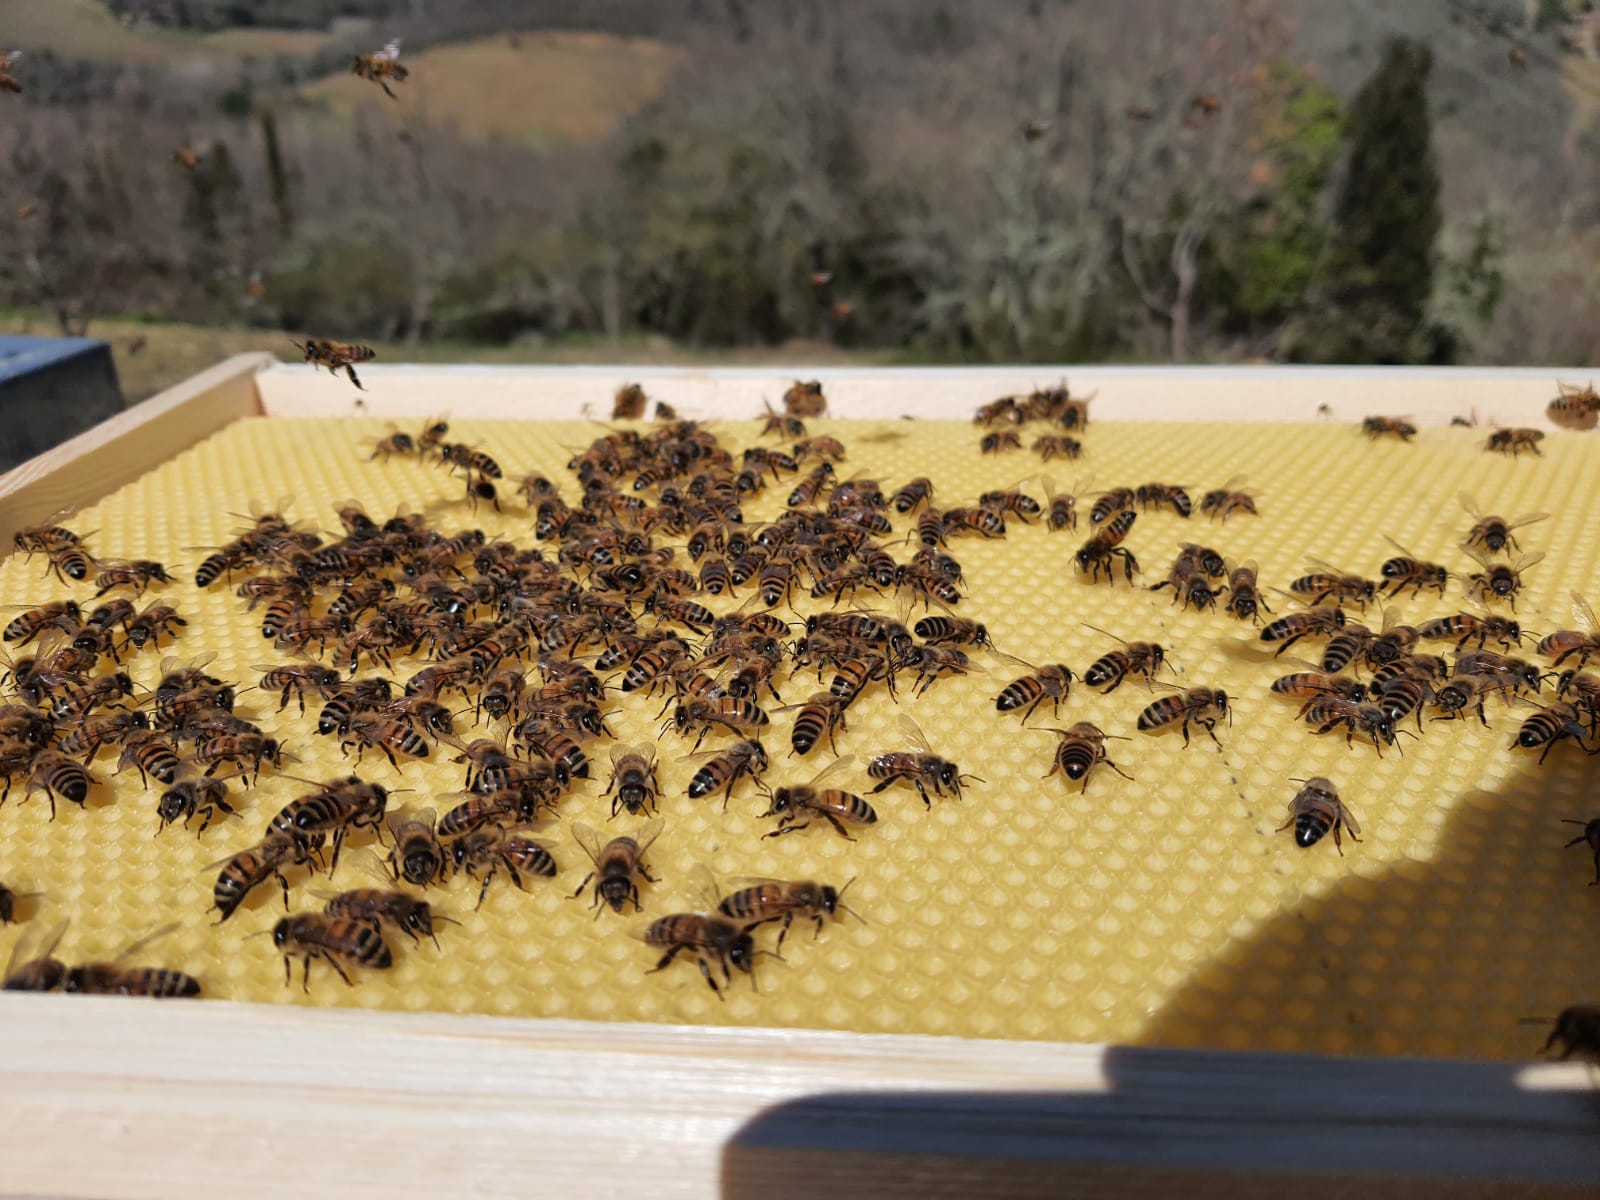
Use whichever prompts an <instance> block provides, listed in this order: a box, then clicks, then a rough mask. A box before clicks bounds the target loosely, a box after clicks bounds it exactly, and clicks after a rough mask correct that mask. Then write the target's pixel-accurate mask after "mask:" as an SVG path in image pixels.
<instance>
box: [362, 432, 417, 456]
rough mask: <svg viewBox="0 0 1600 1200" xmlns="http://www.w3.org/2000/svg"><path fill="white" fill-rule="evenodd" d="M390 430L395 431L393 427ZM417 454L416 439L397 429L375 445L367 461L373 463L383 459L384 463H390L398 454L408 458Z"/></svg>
mask: <svg viewBox="0 0 1600 1200" xmlns="http://www.w3.org/2000/svg"><path fill="white" fill-rule="evenodd" d="M390 428H391V429H393V426H391V427H390ZM416 452H417V442H416V439H415V438H413V437H412V436H411V435H410V434H409V433H403V432H401V431H400V430H398V429H395V430H394V432H393V433H390V434H388V435H387V436H385V437H381V438H379V439H378V440H377V441H376V442H374V443H373V446H372V453H371V454H369V455H368V456H367V461H368V462H372V461H373V460H374V459H381V460H382V461H383V462H388V461H389V459H390V457H391V456H393V455H396V454H398V455H400V456H401V457H406V456H408V455H412V454H415V453H416Z"/></svg>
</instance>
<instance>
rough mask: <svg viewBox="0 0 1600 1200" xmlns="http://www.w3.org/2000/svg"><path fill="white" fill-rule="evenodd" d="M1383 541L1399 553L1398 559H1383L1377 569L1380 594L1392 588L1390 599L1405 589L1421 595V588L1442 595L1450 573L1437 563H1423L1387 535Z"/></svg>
mask: <svg viewBox="0 0 1600 1200" xmlns="http://www.w3.org/2000/svg"><path fill="white" fill-rule="evenodd" d="M1384 540H1385V541H1386V542H1388V543H1389V544H1390V545H1391V546H1393V547H1394V548H1395V549H1396V550H1398V551H1400V555H1401V556H1400V557H1397V558H1389V559H1385V560H1384V562H1383V565H1382V566H1381V567H1379V568H1378V574H1379V575H1382V576H1383V579H1384V583H1383V584H1382V585H1380V588H1379V591H1380V593H1381V592H1382V591H1383V589H1384V588H1387V587H1390V586H1393V588H1394V590H1393V591H1392V592H1389V593H1388V595H1389V596H1390V597H1391V598H1392V597H1394V596H1398V595H1399V594H1400V593H1401V592H1403V591H1405V590H1406V589H1407V588H1414V589H1415V590H1416V592H1417V594H1418V595H1419V596H1420V595H1421V594H1422V589H1423V588H1438V589H1439V595H1441V596H1443V595H1444V589H1445V584H1446V583H1448V582H1449V580H1450V572H1449V571H1447V570H1445V569H1444V568H1443V567H1441V566H1440V565H1439V564H1438V563H1432V562H1425V561H1423V560H1422V559H1419V558H1418V557H1417V556H1416V555H1415V554H1413V553H1412V552H1411V551H1409V550H1407V549H1406V548H1405V547H1404V546H1402V545H1401V544H1400V543H1399V542H1397V541H1395V540H1394V539H1393V538H1392V537H1389V536H1388V535H1385V536H1384Z"/></svg>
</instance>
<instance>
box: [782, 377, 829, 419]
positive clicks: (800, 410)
mask: <svg viewBox="0 0 1600 1200" xmlns="http://www.w3.org/2000/svg"><path fill="white" fill-rule="evenodd" d="M783 411H784V412H785V413H787V414H788V415H789V416H791V417H825V416H827V415H828V401H827V398H826V397H825V396H823V394H822V384H821V383H820V382H819V381H818V380H815V379H813V380H810V381H805V380H798V379H797V380H795V382H794V383H793V384H792V385H790V387H789V390H788V391H786V392H784V393H783Z"/></svg>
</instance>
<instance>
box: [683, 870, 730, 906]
mask: <svg viewBox="0 0 1600 1200" xmlns="http://www.w3.org/2000/svg"><path fill="white" fill-rule="evenodd" d="M689 892H690V894H691V895H692V896H693V897H694V902H695V903H696V904H698V905H699V906H700V911H701V912H706V913H714V912H716V911H717V905H718V904H720V903H722V896H723V887H722V883H721V882H720V881H719V880H718V879H717V877H716V874H715V873H714V872H713V871H712V870H711V868H710V867H708V866H706V865H705V863H698V864H697V865H696V866H695V867H694V869H693V870H691V871H690V872H689Z"/></svg>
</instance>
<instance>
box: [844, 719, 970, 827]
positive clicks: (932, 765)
mask: <svg viewBox="0 0 1600 1200" xmlns="http://www.w3.org/2000/svg"><path fill="white" fill-rule="evenodd" d="M900 728H901V729H902V730H904V731H905V734H906V736H907V737H908V738H909V739H910V741H911V745H912V747H913V748H912V749H911V750H894V751H890V752H889V753H887V754H879V755H876V756H875V757H874V758H873V759H872V760H871V761H870V762H868V763H867V775H868V776H869V777H870V778H872V779H877V780H880V781H881V782H879V784H878V786H877V787H875V788H873V789H872V790H871V791H870V792H868V793H867V794H868V795H873V796H875V795H877V794H878V793H879V792H881V791H883V790H884V789H885V788H888V787H891V786H893V785H894V784H896V783H909V784H911V785H912V786H913V787H915V788H916V789H917V795H919V796H921V797H922V803H923V806H924V807H926V808H932V807H933V801H932V800H931V799H929V797H928V791H929V789H932V791H933V794H934V795H935V796H943V795H945V794H946V793H949V794H950V795H952V796H954V797H955V798H956V799H958V800H959V799H961V796H962V793H961V785H962V784H963V783H965V782H967V781H969V780H970V781H972V782H974V783H984V782H986V781H985V780H984V779H982V778H980V777H979V776H977V775H963V774H962V773H961V768H959V767H958V766H956V764H955V763H953V762H951V761H950V760H949V759H947V758H944V757H942V756H941V755H938V754H935V753H934V752H933V747H932V746H930V745H929V744H928V739H927V738H926V737H925V736H924V735H923V732H922V729H921V727H920V726H919V725H918V724H917V723H916V722H915V721H914V720H912V719H911V718H910V717H909V716H907V715H906V714H905V713H901V714H900Z"/></svg>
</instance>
